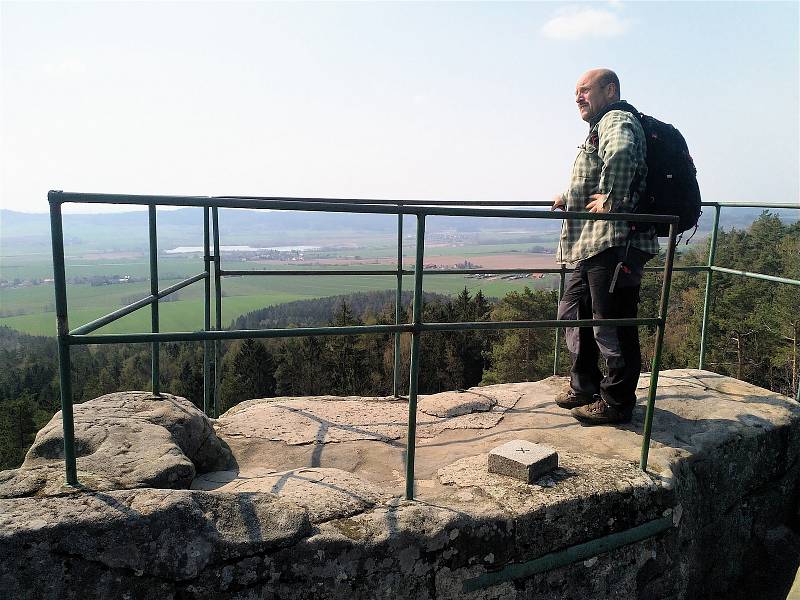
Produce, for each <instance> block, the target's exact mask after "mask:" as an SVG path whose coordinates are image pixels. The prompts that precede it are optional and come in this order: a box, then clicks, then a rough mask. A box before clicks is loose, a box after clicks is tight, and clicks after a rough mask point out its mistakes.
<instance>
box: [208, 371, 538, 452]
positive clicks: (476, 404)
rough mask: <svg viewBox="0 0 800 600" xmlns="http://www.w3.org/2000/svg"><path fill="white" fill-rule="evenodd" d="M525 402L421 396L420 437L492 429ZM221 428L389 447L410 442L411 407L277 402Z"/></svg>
mask: <svg viewBox="0 0 800 600" xmlns="http://www.w3.org/2000/svg"><path fill="white" fill-rule="evenodd" d="M521 397H522V392H521V391H520V390H519V389H518V385H517V384H509V385H502V386H488V387H485V388H473V389H472V390H466V391H464V392H445V393H442V394H434V395H431V396H421V397H420V399H419V404H418V408H419V410H418V414H417V436H418V437H420V438H430V437H435V436H437V435H439V434H440V433H442V432H444V431H447V430H456V429H489V428H491V427H494V426H495V425H497V423H499V422H500V421H501V420H502V418H503V415H504V413H505V412H506V411H507V410H509V409H510V408H512V407H513V406H514V405H515V404H516V403H517V402H518V401H519V399H520V398H521ZM217 426H218V429H219V432H220V434H221V435H223V436H227V437H245V438H261V439H265V440H271V441H280V442H285V443H287V444H290V445H302V444H308V443H312V442H314V443H331V442H352V441H359V440H375V441H382V442H386V441H390V440H398V439H400V438H402V437H404V436H405V434H406V431H407V428H408V403H407V402H406V401H403V400H395V399H388V398H358V399H354V398H347V397H344V398H336V397H332V396H316V397H310V398H275V399H261V400H249V401H247V402H243V403H242V404H241V405H238V406H236V407H234V408H233V409H231V410H230V411H228V412H227V413H225V414H224V415H222V416H221V417H220V418H219V420H218V422H217Z"/></svg>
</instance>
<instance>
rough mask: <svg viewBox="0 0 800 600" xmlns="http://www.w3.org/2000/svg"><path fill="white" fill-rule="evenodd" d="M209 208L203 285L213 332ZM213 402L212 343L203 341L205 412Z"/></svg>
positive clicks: (205, 312) (207, 326) (205, 308)
mask: <svg viewBox="0 0 800 600" xmlns="http://www.w3.org/2000/svg"><path fill="white" fill-rule="evenodd" d="M209 218H210V215H209V209H208V207H207V206H206V207H203V266H204V268H205V281H204V285H203V331H210V330H211V242H210V238H211V235H210V233H209V226H208V219H209ZM211 402H212V389H211V342H210V341H209V340H207V339H205V340H203V412H204V413H205V414H210V412H211Z"/></svg>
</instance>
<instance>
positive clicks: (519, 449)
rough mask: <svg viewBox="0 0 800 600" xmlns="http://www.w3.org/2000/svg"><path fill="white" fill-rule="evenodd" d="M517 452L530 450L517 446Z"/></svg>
mask: <svg viewBox="0 0 800 600" xmlns="http://www.w3.org/2000/svg"><path fill="white" fill-rule="evenodd" d="M517 452H522V453H523V454H525V453H526V452H530V450H526V449H525V448H517Z"/></svg>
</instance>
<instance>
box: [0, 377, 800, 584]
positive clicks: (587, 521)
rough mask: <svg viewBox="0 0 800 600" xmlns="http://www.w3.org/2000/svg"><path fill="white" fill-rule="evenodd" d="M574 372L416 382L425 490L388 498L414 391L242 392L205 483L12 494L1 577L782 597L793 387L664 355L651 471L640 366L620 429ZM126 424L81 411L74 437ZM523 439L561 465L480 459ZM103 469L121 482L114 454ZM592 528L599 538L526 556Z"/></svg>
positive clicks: (0, 544)
mask: <svg viewBox="0 0 800 600" xmlns="http://www.w3.org/2000/svg"><path fill="white" fill-rule="evenodd" d="M564 383H565V379H564V378H559V377H551V378H548V379H547V380H544V381H542V382H526V383H520V384H511V385H501V386H490V387H488V388H476V389H473V390H468V391H467V392H452V393H447V394H441V395H439V394H437V395H433V396H430V397H427V398H421V399H420V410H419V423H420V424H419V427H418V434H419V435H418V438H417V448H416V461H415V465H416V467H415V469H416V476H417V480H416V498H417V500H416V501H414V502H408V501H405V500H402V499H400V498H399V497H397V496H399V495H401V494H402V492H403V491H404V481H403V475H404V464H405V461H406V459H407V456H406V443H405V439H404V438H405V431H406V419H407V405H406V404H405V403H404V402H399V401H397V400H394V399H380V398H365V399H358V398H352V397H350V398H331V397H318V398H304V399H298V398H283V399H278V400H276V401H268V400H256V401H249V402H245V403H242V405H240V406H237V407H235V408H234V409H232V410H231V411H229V412H228V413H227V414H226V415H223V417H222V418H221V419H220V420H219V421H218V426H219V428H218V434H219V435H220V437H221V438H222V439H223V440H224V441H225V442H227V443H228V444H230V447H231V449H232V451H233V454H234V456H235V457H236V465H235V466H233V467H217V468H213V469H210V470H211V471H213V473H209V474H208V475H207V476H200V477H197V478H196V479H195V481H194V484H193V487H194V488H195V489H194V490H191V491H187V490H177V491H165V490H153V489H137V490H128V491H111V492H94V493H84V492H80V491H79V492H74V493H73V494H72V495H68V496H64V497H58V498H53V497H50V498H44V499H34V498H21V499H16V500H5V501H0V582H1V583H0V597H2V598H5V597H9V598H15V600H16V599H17V598H19V599H27V598H67V599H71V598H81V599H82V600H83V599H84V598H108V597H128V598H147V599H148V600H150V599H151V598H156V599H160V598H164V599H176V598H180V599H181V600H187V599H192V598H197V599H200V598H215V599H220V600H233V599H237V600H244V599H256V598H258V599H264V600H266V599H276V598H280V599H281V600H311V599H312V598H313V599H314V600H328V599H330V600H340V599H342V598H347V599H348V600H350V599H359V600H361V599H364V600H365V599H387V600H388V599H391V600H426V599H428V600H433V599H434V598H435V599H436V600H449V599H453V600H455V599H456V598H457V599H459V600H462V599H466V600H475V599H478V598H481V599H486V600H488V599H490V598H491V599H494V600H496V599H498V598H503V599H506V600H523V599H525V600H531V599H536V600H564V599H567V598H570V599H574V600H577V599H583V598H621V599H626V600H628V599H629V600H643V599H650V598H653V599H656V598H658V599H666V598H669V599H671V600H672V599H674V600H691V599H693V598H721V597H724V598H726V599H728V600H744V599H747V600H749V599H751V598H759V599H763V600H772V599H775V600H779V599H780V598H785V590H786V589H787V585H788V584H789V583H791V578H792V577H793V575H794V572H793V571H794V569H795V568H796V566H797V564H798V563H799V562H800V555H798V550H797V548H800V542H798V540H800V536H798V531H797V527H796V522H797V520H796V517H797V500H798V497H800V406H799V405H798V404H797V403H796V402H794V401H792V400H790V399H788V398H783V397H781V396H779V395H777V394H773V393H771V392H768V391H767V390H760V389H758V388H755V387H754V386H749V385H747V384H743V383H741V382H736V381H735V380H731V379H730V378H726V377H722V376H719V375H715V374H713V373H709V372H706V371H697V370H691V369H680V370H673V371H665V372H663V373H661V376H660V379H659V388H658V398H657V401H656V406H655V419H654V422H653V429H652V443H651V446H650V463H649V469H648V472H643V471H642V470H640V469H639V468H638V461H639V457H640V453H641V442H642V431H643V420H644V407H643V403H644V401H645V397H644V396H645V394H646V389H647V380H646V377H643V378H642V381H641V383H640V389H639V391H638V406H637V408H636V411H635V413H634V417H633V420H632V421H631V423H629V424H626V425H622V426H614V427H593V428H588V427H582V426H580V425H579V424H578V423H577V422H576V421H575V420H574V419H573V418H572V417H571V415H570V413H569V412H568V411H564V410H562V409H560V408H558V407H557V406H556V405H555V404H554V401H553V400H554V396H555V394H556V393H557V392H558V391H560V390H561V389H562V388H563V386H564ZM144 400H145V399H142V401H144ZM151 406H152V404H151ZM145 421H146V423H147V424H149V425H152V424H153V421H152V420H147V419H145ZM129 422H130V423H131V424H133V423H139V421H137V419H135V418H133V419H130V420H129ZM162 429H163V430H164V431H167V430H168V427H167V428H163V427H162ZM170 431H171V430H170ZM114 435H116V433H115V432H114V431H113V430H112V432H111V434H108V433H97V432H93V431H90V432H87V434H86V436H85V441H84V442H83V443H84V446H85V447H86V448H94V447H97V448H100V447H102V445H103V444H104V443H107V442H106V440H107V439H110V438H112V437H113V436H114ZM104 436H105V437H104ZM171 437H172V434H170V438H171ZM179 437H180V436H179ZM190 437H191V436H190ZM157 439H160V438H157ZM192 439H195V438H192ZM511 440H525V441H528V442H531V443H545V444H548V445H550V446H552V447H553V448H555V449H556V450H557V451H558V453H559V459H560V465H559V467H558V468H557V469H555V470H554V471H552V472H551V473H549V474H548V475H546V476H544V477H542V478H540V479H538V480H537V481H535V482H534V483H533V484H532V485H529V484H526V483H523V482H521V481H515V480H513V479H509V478H507V477H503V476H499V475H496V474H492V473H488V472H487V465H488V453H489V451H490V450H491V449H492V448H495V447H497V446H498V445H500V444H503V443H505V442H508V441H511ZM174 447H175V448H177V449H179V450H180V451H181V452H184V453H185V454H186V455H187V456H189V454H190V452H189V451H186V450H183V449H182V448H183V446H181V445H180V444H178V443H174ZM98 452H99V450H94V451H93V453H92V454H91V455H88V456H93V455H95V454H98ZM195 456H196V454H195ZM34 458H35V459H36V460H37V461H38V460H40V458H41V457H32V458H31V460H32V461H33V459H34ZM84 458H86V456H84ZM81 460H83V459H81ZM212 462H213V461H212ZM82 464H86V465H88V464H90V463H79V468H82V466H81V465H82ZM57 467H58V461H57V460H53V459H48V460H45V461H44V463H43V464H39V463H37V462H32V463H31V466H30V467H25V468H23V469H19V470H16V471H12V472H5V473H2V474H0V486H5V487H3V489H13V490H15V492H14V495H25V494H30V493H42V492H41V491H39V492H32V490H36V489H37V488H38V486H40V485H42V484H41V482H42V481H46V482H49V481H50V480H51V479H50V477H51V475H50V474H49V471H52V472H58V473H59V474H60V475H62V471H60V470H59V469H58V468H57ZM225 469H227V471H226V470H225ZM48 470H49V471H48ZM94 475H95V473H93V472H89V471H88V470H87V471H85V472H82V475H81V477H82V480H84V479H86V480H88V481H91V479H90V477H91V476H94ZM62 476H63V475H62ZM97 477H99V478H101V479H102V478H106V479H102V481H103V482H104V485H105V484H107V483H108V479H107V473H106V472H105V471H102V469H99V468H98V469H97ZM4 482H5V483H4ZM48 485H49V483H48ZM197 488H204V489H206V490H210V491H201V490H199V489H197ZM276 496H277V497H276ZM390 496H395V497H390ZM284 515H288V517H287V518H288V522H283V521H281V518H282V517H283V516H284ZM653 524H656V525H658V526H659V529H658V531H661V533H658V534H655V535H650V536H648V537H646V538H645V539H641V540H638V541H633V542H631V543H626V544H625V545H624V546H621V547H618V548H616V549H614V550H609V551H606V550H601V549H602V548H606V546H604V545H603V544H605V542H606V541H607V540H608V539H609V538H608V537H607V536H613V535H614V534H620V533H624V532H629V531H630V530H631V529H632V528H636V527H639V526H647V527H651V526H653ZM580 544H590V545H591V547H592V548H595V549H597V554H596V555H594V556H590V557H588V558H583V559H581V560H579V561H575V562H571V563H568V564H565V565H563V566H560V567H555V568H550V570H546V571H544V572H536V573H534V574H532V575H530V574H529V575H524V576H523V575H520V573H521V570H520V569H522V568H523V567H524V566H525V565H530V564H534V563H535V564H540V563H538V562H536V561H539V560H540V559H542V557H545V556H552V555H558V554H559V553H564V555H565V556H567V555H571V552H572V550H574V548H575V546H576V545H580ZM584 548H585V546H584ZM709 549H713V552H712V551H710V550H709ZM548 560H549V559H548ZM753 573H764V574H768V576H763V577H754V576H753ZM504 578H505V579H504ZM467 581H470V582H472V584H471V585H472V586H473V587H471V588H470V590H467V591H465V589H464V583H465V582H467ZM487 582H488V583H487ZM781 594H783V595H781Z"/></svg>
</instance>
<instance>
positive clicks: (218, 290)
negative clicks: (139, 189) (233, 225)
mask: <svg viewBox="0 0 800 600" xmlns="http://www.w3.org/2000/svg"><path fill="white" fill-rule="evenodd" d="M211 223H212V232H213V236H214V310H215V313H216V321H215V323H216V330H217V331H221V330H222V281H221V277H222V264H221V263H222V257H221V254H220V246H219V211H218V209H217V207H216V206H212V207H211ZM219 363H220V351H219V340H217V339H215V340H214V402H213V406H212V411H211V416H212V417H214V418H215V419H216V418H217V416H218V410H219V405H220V400H219V380H220V377H219V370H220V364H219Z"/></svg>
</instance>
